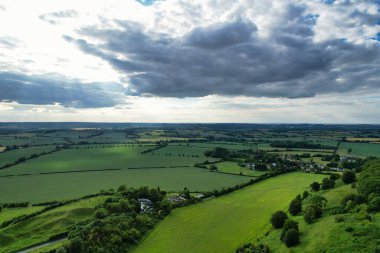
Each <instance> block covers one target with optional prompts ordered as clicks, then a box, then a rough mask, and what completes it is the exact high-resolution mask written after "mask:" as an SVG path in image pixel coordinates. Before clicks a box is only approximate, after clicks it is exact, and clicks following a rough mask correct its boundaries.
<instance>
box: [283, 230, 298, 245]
mask: <svg viewBox="0 0 380 253" xmlns="http://www.w3.org/2000/svg"><path fill="white" fill-rule="evenodd" d="M299 242H300V233H299V232H298V231H297V230H296V229H294V228H291V229H289V230H288V231H287V232H286V234H285V236H284V243H285V245H286V247H288V248H290V247H293V246H295V245H297V244H298V243H299Z"/></svg>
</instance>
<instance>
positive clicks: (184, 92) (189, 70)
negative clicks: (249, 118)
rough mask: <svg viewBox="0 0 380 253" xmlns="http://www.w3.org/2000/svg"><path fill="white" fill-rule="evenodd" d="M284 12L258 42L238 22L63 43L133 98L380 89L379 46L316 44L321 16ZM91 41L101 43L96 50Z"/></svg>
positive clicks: (131, 26)
mask: <svg viewBox="0 0 380 253" xmlns="http://www.w3.org/2000/svg"><path fill="white" fill-rule="evenodd" d="M286 11H287V13H286V15H285V17H286V20H287V22H286V23H281V24H278V26H277V27H274V28H273V30H272V31H271V35H270V37H269V38H262V37H259V36H258V34H257V27H256V25H255V24H253V23H251V22H249V21H246V20H244V19H242V18H239V19H237V20H235V21H231V22H229V23H221V24H217V25H212V26H208V27H197V28H194V29H193V30H191V31H189V32H188V33H187V34H185V35H184V36H183V37H180V38H172V37H170V36H169V35H168V34H159V33H147V32H145V30H144V29H143V27H141V26H140V25H138V24H136V23H130V22H126V21H115V22H116V23H117V24H118V28H113V29H111V28H109V29H104V28H103V29H100V28H98V27H87V28H85V29H81V30H80V31H79V32H80V34H82V35H85V36H87V38H89V39H86V40H84V39H75V38H72V37H68V36H66V37H65V39H66V40H67V41H69V42H71V43H74V44H75V45H76V46H78V47H79V48H80V49H81V50H82V51H84V52H86V53H88V54H91V55H95V56H98V57H100V58H102V59H104V60H106V61H107V62H109V63H110V64H111V65H112V66H113V67H114V68H115V69H117V70H118V71H120V72H122V73H124V74H126V75H128V76H129V80H130V86H129V88H130V91H129V93H130V94H134V95H141V94H153V95H157V96H163V97H199V96H206V95H210V94H218V95H247V96H256V97H261V96H264V97H287V98H300V97H312V96H315V95H317V94H324V93H331V92H347V91H352V90H356V89H368V90H371V89H377V88H379V74H378V69H380V60H379V59H380V47H379V45H378V44H376V45H375V44H374V45H371V46H366V45H363V44H361V45H359V44H357V45H356V44H350V43H349V42H347V41H345V40H342V39H332V40H329V41H324V42H319V43H317V42H314V40H313V37H314V32H313V25H314V24H315V22H316V19H317V18H318V17H317V16H316V15H313V14H311V13H307V12H306V9H305V7H302V6H301V7H300V6H289V7H288V9H287V10H286ZM368 22H370V23H371V24H372V22H373V20H372V19H370V20H369V21H368ZM91 38H95V39H96V40H98V41H101V42H100V43H98V44H92V43H91V42H90V41H91ZM115 55H118V56H120V55H122V56H124V57H122V58H120V57H115ZM122 59H123V60H122ZM124 59H128V60H124Z"/></svg>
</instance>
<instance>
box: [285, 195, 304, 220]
mask: <svg viewBox="0 0 380 253" xmlns="http://www.w3.org/2000/svg"><path fill="white" fill-rule="evenodd" d="M288 211H289V213H290V214H291V215H293V216H294V215H297V214H299V213H300V212H301V211H302V201H301V200H299V199H293V200H292V201H291V202H290V205H289V209H288Z"/></svg>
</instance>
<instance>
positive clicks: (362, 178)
mask: <svg viewBox="0 0 380 253" xmlns="http://www.w3.org/2000/svg"><path fill="white" fill-rule="evenodd" d="M358 190H359V192H361V193H363V194H364V195H366V196H368V195H370V194H371V193H372V194H374V195H376V196H380V159H374V160H370V161H368V162H366V163H365V165H364V167H363V169H362V172H361V173H360V175H359V179H358Z"/></svg>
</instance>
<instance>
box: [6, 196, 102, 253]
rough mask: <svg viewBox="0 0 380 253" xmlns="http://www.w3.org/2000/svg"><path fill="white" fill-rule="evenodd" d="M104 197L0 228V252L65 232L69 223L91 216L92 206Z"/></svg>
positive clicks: (82, 201) (60, 208)
mask: <svg viewBox="0 0 380 253" xmlns="http://www.w3.org/2000/svg"><path fill="white" fill-rule="evenodd" d="M105 198H106V197H104V196H100V197H94V198H90V199H85V200H81V201H78V202H74V203H71V204H68V205H65V206H62V207H58V208H56V209H52V210H50V211H47V212H44V213H42V214H40V215H37V216H35V217H33V218H31V219H29V220H26V221H22V222H19V223H17V224H14V225H11V226H9V227H6V228H3V229H0V252H10V251H15V250H19V249H23V248H25V247H27V246H30V245H33V244H36V243H38V242H44V241H47V240H49V238H50V237H51V236H53V235H57V234H60V233H63V232H66V231H67V230H68V228H69V227H70V226H71V225H73V224H75V223H76V222H79V221H83V220H84V219H86V218H89V217H91V216H92V214H93V212H94V207H95V206H97V205H98V204H100V203H102V202H103V201H104V199H105ZM0 215H1V214H0Z"/></svg>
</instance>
